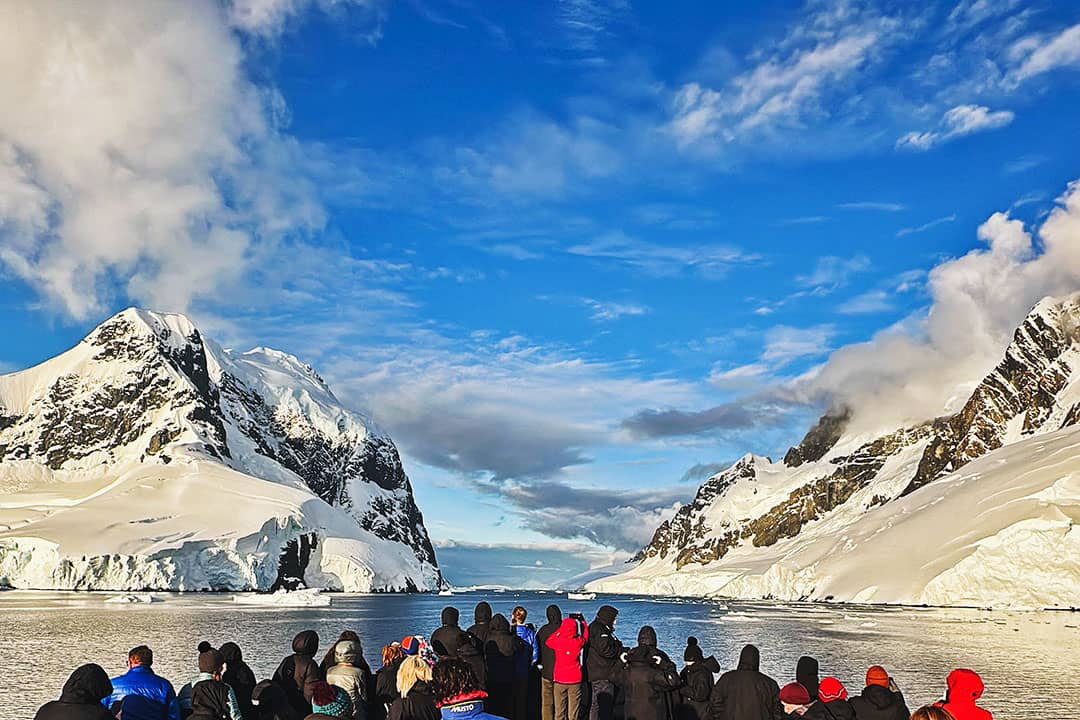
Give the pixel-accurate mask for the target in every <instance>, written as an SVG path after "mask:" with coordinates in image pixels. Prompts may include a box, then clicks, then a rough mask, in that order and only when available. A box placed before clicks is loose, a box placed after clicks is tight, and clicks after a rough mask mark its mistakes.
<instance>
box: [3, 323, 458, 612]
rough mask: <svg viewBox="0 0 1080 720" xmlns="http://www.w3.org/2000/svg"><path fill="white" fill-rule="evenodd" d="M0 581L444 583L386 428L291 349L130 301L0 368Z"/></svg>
mask: <svg viewBox="0 0 1080 720" xmlns="http://www.w3.org/2000/svg"><path fill="white" fill-rule="evenodd" d="M0 491H2V495H0V582H3V583H4V584H8V585H11V586H14V587H21V588H42V589H44V588H57V589H108V590H150V589H155V590H195V589H219V590H249V589H270V588H279V587H293V586H296V585H297V584H300V583H304V584H307V585H310V586H315V587H325V588H329V589H337V590H346V591H356V592H366V591H372V590H424V589H435V588H437V587H439V586H440V585H441V575H440V573H439V570H438V566H437V563H436V560H435V555H434V551H433V549H432V547H431V543H430V541H429V539H428V536H427V531H426V529H425V528H424V525H423V518H422V516H421V514H420V512H419V510H418V508H417V507H416V505H415V502H414V500H413V495H412V488H411V485H410V484H409V480H408V478H407V477H406V476H405V473H404V470H403V468H402V466H401V461H400V458H399V457H398V454H397V450H396V448H395V447H394V445H393V443H392V441H391V440H390V439H389V438H388V437H386V436H385V435H383V434H381V433H379V432H378V430H377V429H376V428H375V427H374V426H373V425H372V423H371V422H370V421H369V420H367V419H366V418H364V417H363V416H361V415H358V414H356V413H353V412H350V411H349V410H347V409H345V408H343V407H342V406H341V404H340V403H339V402H338V401H337V399H336V398H335V397H334V395H333V393H332V392H331V391H330V389H329V388H328V387H327V386H326V384H325V383H324V382H323V380H322V379H321V378H320V377H319V376H318V374H316V373H315V371H314V370H312V369H311V368H310V367H309V366H307V365H305V364H303V363H302V362H300V361H299V360H297V359H296V358H294V357H292V356H290V355H287V354H285V353H281V352H278V351H274V350H268V349H265V348H259V349H256V350H252V351H250V352H247V353H242V354H241V353H234V352H233V351H229V350H223V349H221V348H220V347H218V346H217V345H215V344H214V343H212V342H211V341H209V340H206V339H205V338H203V337H202V335H201V334H200V333H199V331H198V330H197V329H196V328H195V327H194V326H193V325H192V324H191V322H190V321H189V320H188V319H187V318H185V317H183V316H181V315H166V314H158V313H151V312H147V311H142V310H136V309H129V310H125V311H124V312H122V313H120V314H118V315H116V316H114V317H112V318H110V319H109V320H107V321H106V322H105V323H103V324H102V325H101V326H99V327H98V328H97V329H95V330H94V331H93V332H92V333H91V334H90V335H89V336H87V338H85V339H84V340H83V341H81V342H80V343H79V344H78V345H77V346H75V347H74V348H72V349H71V350H69V351H68V352H66V353H63V354H62V355H59V356H57V357H55V358H52V359H51V360H48V361H46V362H45V363H42V364H41V365H38V366H36V367H34V368H30V369H28V370H24V371H22V372H17V373H13V374H9V375H4V376H0Z"/></svg>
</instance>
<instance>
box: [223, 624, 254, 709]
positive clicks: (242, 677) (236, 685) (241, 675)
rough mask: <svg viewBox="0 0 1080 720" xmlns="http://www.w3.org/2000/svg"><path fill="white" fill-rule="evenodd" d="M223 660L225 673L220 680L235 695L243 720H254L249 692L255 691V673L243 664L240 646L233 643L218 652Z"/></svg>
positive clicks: (226, 644)
mask: <svg viewBox="0 0 1080 720" xmlns="http://www.w3.org/2000/svg"><path fill="white" fill-rule="evenodd" d="M219 652H220V653H221V656H222V657H223V658H225V672H224V674H222V676H221V679H222V680H223V681H224V682H225V684H226V685H228V686H229V687H231V688H232V689H233V692H234V693H236V702H237V703H238V704H239V705H240V714H241V715H242V716H243V718H244V720H256V718H258V715H257V714H256V712H255V709H254V708H253V707H252V705H251V692H252V690H254V689H255V685H256V682H255V673H253V672H252V671H251V668H250V667H248V664H247V663H246V662H244V654H243V652H242V651H241V650H240V646H239V645H237V644H236V643H234V642H227V643H225V644H224V645H222V646H221V650H220V651H219Z"/></svg>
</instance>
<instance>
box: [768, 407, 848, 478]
mask: <svg viewBox="0 0 1080 720" xmlns="http://www.w3.org/2000/svg"><path fill="white" fill-rule="evenodd" d="M849 420H851V410H850V409H848V408H841V409H839V410H836V411H830V412H828V413H825V414H824V415H822V416H821V419H820V420H818V422H817V425H815V426H814V427H812V428H810V432H808V433H806V437H804V438H803V441H802V442H801V443H799V444H798V445H796V446H795V447H793V448H791V449H790V450H788V451H787V454H786V455H784V464H785V465H787V466H788V467H799V466H800V465H802V464H803V463H806V462H817V461H818V460H820V459H821V458H823V457H825V453H827V452H829V450H832V448H833V445H836V443H837V442H838V441H839V440H840V438H841V436H843V434H844V430H846V429H847V425H848V421H849Z"/></svg>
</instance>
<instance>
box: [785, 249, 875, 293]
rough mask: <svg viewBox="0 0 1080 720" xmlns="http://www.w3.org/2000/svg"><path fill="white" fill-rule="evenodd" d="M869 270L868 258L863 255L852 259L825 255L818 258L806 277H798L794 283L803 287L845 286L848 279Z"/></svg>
mask: <svg viewBox="0 0 1080 720" xmlns="http://www.w3.org/2000/svg"><path fill="white" fill-rule="evenodd" d="M869 268H870V258H868V257H866V256H865V255H855V256H854V257H837V256H834V255H827V256H825V257H820V258H818V260H817V263H816V264H815V265H814V269H813V270H812V271H811V272H810V273H809V274H807V275H799V276H797V277H796V278H795V282H796V283H798V284H799V285H801V286H803V287H811V288H813V287H829V288H833V287H837V286H840V285H843V284H845V283H846V282H847V281H848V279H849V278H850V277H851V276H852V275H854V274H856V273H860V272H863V271H865V270H868V269H869Z"/></svg>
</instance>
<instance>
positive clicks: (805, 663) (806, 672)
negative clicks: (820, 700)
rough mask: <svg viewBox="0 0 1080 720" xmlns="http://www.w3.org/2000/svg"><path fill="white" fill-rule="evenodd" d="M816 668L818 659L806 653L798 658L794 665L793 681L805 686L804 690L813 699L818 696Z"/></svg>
mask: <svg viewBox="0 0 1080 720" xmlns="http://www.w3.org/2000/svg"><path fill="white" fill-rule="evenodd" d="M818 669H819V668H818V661H817V660H815V659H814V658H812V657H809V656H807V655H803V656H802V657H801V658H799V662H798V664H797V665H796V666H795V682H797V683H799V684H800V685H802V686H803V687H804V688H806V692H808V693H810V697H811V698H813V699H815V700H816V699H817V696H818Z"/></svg>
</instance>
